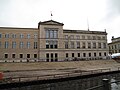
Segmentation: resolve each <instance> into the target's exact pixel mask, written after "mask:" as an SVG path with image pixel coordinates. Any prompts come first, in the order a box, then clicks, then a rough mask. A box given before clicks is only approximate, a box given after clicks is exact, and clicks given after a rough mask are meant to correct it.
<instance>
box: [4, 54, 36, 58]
mask: <svg viewBox="0 0 120 90" xmlns="http://www.w3.org/2000/svg"><path fill="white" fill-rule="evenodd" d="M16 56H17V55H16V54H12V55H11V58H31V54H26V57H24V54H19V57H16ZM4 58H10V57H9V54H4ZM33 58H37V54H33Z"/></svg>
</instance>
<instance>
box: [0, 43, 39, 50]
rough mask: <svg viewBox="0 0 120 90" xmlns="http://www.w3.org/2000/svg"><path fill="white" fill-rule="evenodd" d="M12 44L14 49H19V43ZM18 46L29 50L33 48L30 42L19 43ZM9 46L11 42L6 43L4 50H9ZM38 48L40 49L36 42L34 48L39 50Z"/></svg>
mask: <svg viewBox="0 0 120 90" xmlns="http://www.w3.org/2000/svg"><path fill="white" fill-rule="evenodd" d="M11 43H12V44H11V46H12V48H13V49H14V48H16V47H17V42H15V41H13V42H11ZM18 44H19V48H25V46H26V47H27V48H28V49H29V48H30V47H31V43H30V42H27V43H26V44H25V43H24V42H19V43H18ZM9 46H10V42H8V41H5V43H4V48H6V49H7V48H9ZM1 47H2V43H1V42H0V48H1ZM37 47H38V45H37V42H34V46H33V48H34V49H37Z"/></svg>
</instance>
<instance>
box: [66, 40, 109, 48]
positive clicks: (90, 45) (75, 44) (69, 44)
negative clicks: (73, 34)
mask: <svg viewBox="0 0 120 90" xmlns="http://www.w3.org/2000/svg"><path fill="white" fill-rule="evenodd" d="M86 45H87V46H86ZM97 46H98V47H97ZM65 48H66V49H68V48H107V46H106V43H100V42H98V43H96V42H93V43H91V42H87V43H86V42H82V43H81V42H78V41H77V42H74V41H71V42H68V41H65Z"/></svg>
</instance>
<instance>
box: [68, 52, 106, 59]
mask: <svg viewBox="0 0 120 90" xmlns="http://www.w3.org/2000/svg"><path fill="white" fill-rule="evenodd" d="M87 54H88V55H87ZM71 55H72V57H76V56H75V54H74V53H72V54H71ZM71 55H70V56H71ZM106 55H107V54H106V52H104V56H106ZM82 56H83V57H92V56H94V57H96V56H102V53H101V52H99V54H98V55H97V53H93V55H92V53H82ZM68 57H69V53H66V58H68ZM77 57H80V53H77Z"/></svg>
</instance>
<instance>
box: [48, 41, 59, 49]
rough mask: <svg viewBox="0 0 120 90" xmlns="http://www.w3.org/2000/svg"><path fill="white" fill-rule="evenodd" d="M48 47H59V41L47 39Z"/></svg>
mask: <svg viewBox="0 0 120 90" xmlns="http://www.w3.org/2000/svg"><path fill="white" fill-rule="evenodd" d="M46 48H58V41H56V40H46Z"/></svg>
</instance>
